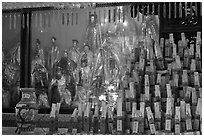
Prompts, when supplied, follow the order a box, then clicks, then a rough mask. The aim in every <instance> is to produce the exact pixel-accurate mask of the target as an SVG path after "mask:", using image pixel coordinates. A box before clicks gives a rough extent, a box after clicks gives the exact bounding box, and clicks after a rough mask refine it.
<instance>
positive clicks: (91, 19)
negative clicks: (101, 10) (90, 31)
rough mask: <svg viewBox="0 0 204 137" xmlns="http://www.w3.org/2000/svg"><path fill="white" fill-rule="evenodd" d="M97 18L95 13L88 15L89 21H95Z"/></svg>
mask: <svg viewBox="0 0 204 137" xmlns="http://www.w3.org/2000/svg"><path fill="white" fill-rule="evenodd" d="M96 19H97V15H96V14H91V15H90V23H95V22H96Z"/></svg>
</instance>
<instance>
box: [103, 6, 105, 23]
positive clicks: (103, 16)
mask: <svg viewBox="0 0 204 137" xmlns="http://www.w3.org/2000/svg"><path fill="white" fill-rule="evenodd" d="M103 13H104V14H103V20H104V24H105V23H106V10H105V9H104V12H103Z"/></svg>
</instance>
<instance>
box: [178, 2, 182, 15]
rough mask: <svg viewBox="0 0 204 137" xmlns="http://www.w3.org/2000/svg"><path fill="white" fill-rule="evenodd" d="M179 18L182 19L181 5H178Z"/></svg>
mask: <svg viewBox="0 0 204 137" xmlns="http://www.w3.org/2000/svg"><path fill="white" fill-rule="evenodd" d="M179 18H182V4H181V2H180V3H179Z"/></svg>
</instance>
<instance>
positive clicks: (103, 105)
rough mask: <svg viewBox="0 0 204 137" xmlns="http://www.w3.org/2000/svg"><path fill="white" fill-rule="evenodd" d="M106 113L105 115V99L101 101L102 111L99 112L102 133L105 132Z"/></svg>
mask: <svg viewBox="0 0 204 137" xmlns="http://www.w3.org/2000/svg"><path fill="white" fill-rule="evenodd" d="M106 115H107V105H106V102H105V101H102V113H101V119H100V132H101V134H103V135H104V134H106V129H107V120H106Z"/></svg>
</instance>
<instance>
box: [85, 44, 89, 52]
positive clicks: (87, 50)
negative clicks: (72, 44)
mask: <svg viewBox="0 0 204 137" xmlns="http://www.w3.org/2000/svg"><path fill="white" fill-rule="evenodd" d="M89 50H90V48H89V46H88V45H84V51H85V52H86V53H87V52H89Z"/></svg>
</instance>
